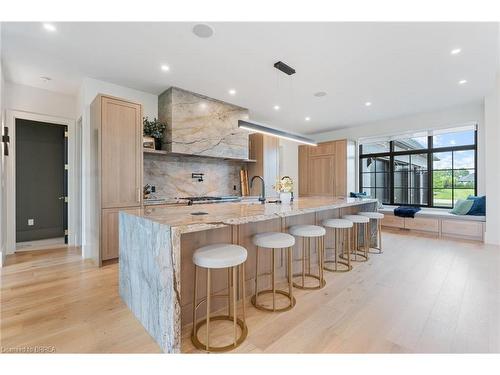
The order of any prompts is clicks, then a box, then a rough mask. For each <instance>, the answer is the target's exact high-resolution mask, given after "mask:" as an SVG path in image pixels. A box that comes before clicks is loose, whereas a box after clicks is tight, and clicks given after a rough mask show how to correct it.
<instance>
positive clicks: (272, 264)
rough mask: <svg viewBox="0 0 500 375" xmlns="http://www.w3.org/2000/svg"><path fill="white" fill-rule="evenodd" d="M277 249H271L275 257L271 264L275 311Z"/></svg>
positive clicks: (274, 308)
mask: <svg viewBox="0 0 500 375" xmlns="http://www.w3.org/2000/svg"><path fill="white" fill-rule="evenodd" d="M274 251H275V249H272V251H271V254H272V255H271V256H272V257H273V258H272V260H271V266H272V270H271V280H272V283H273V311H276V282H275V281H276V280H275V276H276V274H275V266H276V265H275V263H274V262H275V260H276V257H275V253H274Z"/></svg>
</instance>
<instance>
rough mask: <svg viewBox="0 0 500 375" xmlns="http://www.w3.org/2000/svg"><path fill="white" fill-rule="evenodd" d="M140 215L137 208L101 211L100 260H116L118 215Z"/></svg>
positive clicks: (139, 210)
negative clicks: (121, 213) (120, 213)
mask: <svg viewBox="0 0 500 375" xmlns="http://www.w3.org/2000/svg"><path fill="white" fill-rule="evenodd" d="M120 211H123V212H127V213H130V214H137V215H138V214H140V212H141V209H140V208H139V207H137V208H106V209H103V210H101V260H109V259H115V258H118V247H119V241H118V238H119V233H118V213H119V212H120Z"/></svg>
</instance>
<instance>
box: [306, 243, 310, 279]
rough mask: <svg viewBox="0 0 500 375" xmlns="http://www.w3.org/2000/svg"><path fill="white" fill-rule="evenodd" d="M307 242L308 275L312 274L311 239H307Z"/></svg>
mask: <svg viewBox="0 0 500 375" xmlns="http://www.w3.org/2000/svg"><path fill="white" fill-rule="evenodd" d="M306 242H307V273H308V274H311V237H308V238H307V239H306Z"/></svg>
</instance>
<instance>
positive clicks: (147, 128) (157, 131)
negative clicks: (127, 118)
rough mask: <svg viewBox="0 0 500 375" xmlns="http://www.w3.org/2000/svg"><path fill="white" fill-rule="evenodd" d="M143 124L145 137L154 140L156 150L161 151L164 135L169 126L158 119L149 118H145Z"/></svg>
mask: <svg viewBox="0 0 500 375" xmlns="http://www.w3.org/2000/svg"><path fill="white" fill-rule="evenodd" d="M142 123H143V134H144V136H146V137H152V138H154V142H155V150H161V145H162V140H163V134H164V132H165V129H166V128H167V124H166V123H165V122H161V121H159V120H158V119H157V118H156V117H155V118H154V119H153V120H150V119H148V117H147V116H146V117H144V119H143V121H142Z"/></svg>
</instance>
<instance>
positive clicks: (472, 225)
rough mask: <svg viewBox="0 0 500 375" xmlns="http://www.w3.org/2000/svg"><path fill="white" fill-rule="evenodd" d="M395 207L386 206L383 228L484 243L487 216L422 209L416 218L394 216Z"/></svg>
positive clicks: (383, 211) (383, 209) (381, 210)
mask: <svg viewBox="0 0 500 375" xmlns="http://www.w3.org/2000/svg"><path fill="white" fill-rule="evenodd" d="M394 208H396V207H395V206H384V208H381V209H379V212H381V213H383V214H384V215H385V217H384V219H383V220H382V226H384V227H390V228H399V229H405V230H411V231H418V232H426V233H434V234H436V235H437V236H439V237H457V238H464V239H469V240H476V241H483V239H484V230H485V224H486V216H468V215H460V216H458V215H453V214H451V213H450V211H449V210H446V209H436V208H422V210H421V211H419V212H417V213H416V214H415V218H406V217H399V216H395V215H394Z"/></svg>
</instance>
